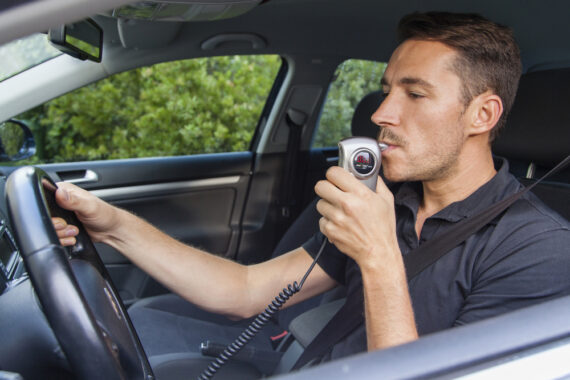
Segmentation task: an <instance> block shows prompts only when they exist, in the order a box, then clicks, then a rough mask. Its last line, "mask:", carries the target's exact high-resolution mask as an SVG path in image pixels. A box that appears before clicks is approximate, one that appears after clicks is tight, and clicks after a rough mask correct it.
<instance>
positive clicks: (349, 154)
mask: <svg viewBox="0 0 570 380" xmlns="http://www.w3.org/2000/svg"><path fill="white" fill-rule="evenodd" d="M386 148H387V145H385V144H383V143H378V141H376V140H375V139H373V138H370V137H348V138H345V139H342V140H340V141H339V143H338V150H339V156H338V166H340V167H342V168H344V169H346V170H347V171H349V172H350V173H352V174H353V175H354V176H355V177H356V178H357V179H359V180H360V181H362V182H364V184H365V185H366V186H368V188H370V190H372V191H376V181H377V179H378V178H377V177H378V171H379V170H380V161H381V154H380V152H381V151H382V150H384V149H386Z"/></svg>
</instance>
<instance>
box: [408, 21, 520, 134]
mask: <svg viewBox="0 0 570 380" xmlns="http://www.w3.org/2000/svg"><path fill="white" fill-rule="evenodd" d="M410 39H413V40H427V41H437V42H441V43H443V44H445V45H447V46H449V47H450V48H452V49H454V50H455V51H456V52H457V53H458V58H457V59H456V60H455V62H454V63H453V67H452V69H453V70H454V72H455V73H456V74H457V75H458V76H459V78H460V80H461V82H462V97H463V99H462V101H463V103H464V104H465V106H466V107H467V106H468V105H469V103H471V101H472V100H473V99H474V98H475V97H476V96H477V95H480V94H482V93H484V92H485V91H487V90H491V91H493V92H494V93H495V94H496V95H498V96H499V97H500V98H501V100H502V102H503V114H502V115H501V118H500V119H499V121H498V122H497V125H496V126H495V127H494V128H493V129H492V130H491V133H490V140H491V141H492V140H493V139H494V138H495V137H496V136H497V133H498V131H499V130H500V129H501V128H502V127H503V126H504V125H505V122H506V118H507V115H508V113H509V111H510V109H511V107H512V105H513V102H514V99H515V95H516V92H517V88H518V82H519V79H520V76H521V71H522V66H521V59H520V52H519V48H518V45H517V43H516V42H515V39H514V36H513V33H512V31H511V29H509V28H507V27H505V26H503V25H499V24H496V23H494V22H492V21H489V20H487V19H485V18H483V17H482V16H480V15H477V14H454V13H446V12H428V13H412V14H410V15H407V16H405V17H404V18H402V20H400V24H399V26H398V40H399V42H400V43H401V42H404V41H405V40H410Z"/></svg>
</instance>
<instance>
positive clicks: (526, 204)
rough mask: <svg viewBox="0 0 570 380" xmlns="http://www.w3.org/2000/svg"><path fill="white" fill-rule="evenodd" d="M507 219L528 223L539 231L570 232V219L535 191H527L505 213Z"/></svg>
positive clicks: (516, 223)
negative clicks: (549, 204) (544, 200)
mask: <svg viewBox="0 0 570 380" xmlns="http://www.w3.org/2000/svg"><path fill="white" fill-rule="evenodd" d="M504 218H505V221H508V222H511V223H513V222H514V223H515V225H519V224H522V225H528V226H529V227H532V228H534V229H535V230H537V232H546V231H558V230H560V231H566V232H567V233H570V221H568V220H567V219H566V218H565V217H563V216H562V215H560V214H559V213H558V212H556V210H553V209H552V208H551V207H549V206H548V205H546V204H545V203H544V202H543V201H542V200H541V199H540V198H538V197H537V196H536V195H534V194H533V193H527V194H525V195H524V196H523V197H521V199H519V200H518V201H517V202H515V203H514V204H513V205H512V206H511V207H510V208H509V210H507V212H506V213H505V217H504Z"/></svg>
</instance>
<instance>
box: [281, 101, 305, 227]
mask: <svg viewBox="0 0 570 380" xmlns="http://www.w3.org/2000/svg"><path fill="white" fill-rule="evenodd" d="M285 121H286V122H287V126H288V127H289V138H288V140H287V161H286V162H285V171H284V174H283V185H282V187H281V200H280V201H281V216H282V217H284V218H289V217H290V216H291V207H292V206H293V205H294V203H295V199H294V197H293V192H294V189H295V174H296V171H297V165H298V163H297V161H298V157H299V150H300V144H301V132H302V131H303V125H305V122H306V121H307V114H306V113H304V112H301V111H298V110H296V109H294V108H289V109H288V110H287V114H286V115H285Z"/></svg>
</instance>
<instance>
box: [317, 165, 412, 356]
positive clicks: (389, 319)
mask: <svg viewBox="0 0 570 380" xmlns="http://www.w3.org/2000/svg"><path fill="white" fill-rule="evenodd" d="M315 191H316V193H317V194H318V195H319V196H320V197H321V198H322V199H321V200H320V201H319V202H318V203H317V210H318V211H319V212H320V213H321V215H322V216H323V217H322V218H321V220H320V222H319V224H320V229H321V232H322V233H323V234H325V236H326V237H327V238H328V239H329V240H330V241H331V242H332V243H334V245H336V247H337V248H338V249H339V250H341V251H342V252H344V253H345V254H346V255H348V256H350V257H351V258H352V259H354V261H356V263H357V264H358V266H359V267H360V271H361V274H362V284H363V287H364V310H365V319H366V339H367V342H368V349H369V350H376V349H380V348H386V347H391V346H394V345H397V344H401V343H405V342H409V341H411V340H413V339H416V338H417V336H418V334H417V330H416V327H415V322H414V313H413V310H412V303H411V300H410V296H409V292H408V285H407V280H406V272H405V270H404V263H403V260H402V254H401V252H400V248H399V246H398V239H397V236H396V217H395V211H394V197H393V195H392V193H391V192H390V191H389V190H388V188H387V187H386V185H385V184H384V182H383V181H382V180H381V179H380V178H379V179H378V183H377V186H376V193H374V192H373V191H371V190H370V189H369V188H368V187H367V186H365V185H364V184H362V183H360V181H358V180H357V179H356V178H355V177H354V176H352V175H351V174H350V173H349V172H347V171H346V170H344V169H342V168H340V167H338V166H336V167H332V168H330V169H329V170H328V171H327V181H319V182H318V183H317V185H316V186H315Z"/></svg>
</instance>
